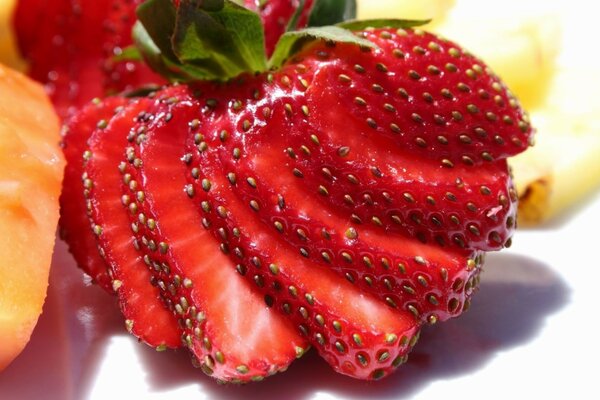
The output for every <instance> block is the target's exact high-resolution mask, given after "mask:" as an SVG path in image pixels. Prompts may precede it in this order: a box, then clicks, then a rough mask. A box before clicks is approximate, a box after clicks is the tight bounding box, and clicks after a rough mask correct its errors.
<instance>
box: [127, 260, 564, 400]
mask: <svg viewBox="0 0 600 400" xmlns="http://www.w3.org/2000/svg"><path fill="white" fill-rule="evenodd" d="M569 298H570V289H569V288H568V287H567V286H566V284H565V283H564V282H563V281H562V280H561V278H560V277H558V276H557V275H555V274H554V273H553V272H552V271H551V270H550V269H549V268H548V267H547V266H545V265H544V264H541V263H540V262H538V261H536V260H534V259H531V258H528V257H524V256H520V255H515V254H510V253H508V252H505V253H504V254H492V255H489V256H488V261H487V264H486V267H485V271H484V273H483V277H482V282H481V286H480V290H479V292H478V293H477V294H476V295H475V298H474V300H473V305H472V307H471V309H470V310H469V311H468V312H467V313H465V314H464V315H463V316H461V317H460V318H458V319H455V320H451V321H448V322H445V323H441V324H439V325H438V326H435V327H426V328H425V329H423V332H422V335H421V340H420V342H419V343H418V344H417V346H416V347H415V349H414V351H413V353H412V354H411V356H410V357H409V361H408V363H407V364H406V365H404V366H402V367H400V369H399V370H398V371H397V372H396V374H395V375H393V376H392V377H390V378H388V379H385V380H383V381H381V382H371V383H369V382H359V381H355V380H352V379H350V378H346V377H344V376H341V375H338V374H336V373H334V372H333V371H332V370H331V369H330V368H329V366H327V364H326V363H325V362H324V361H322V360H321V359H320V358H319V357H318V356H317V355H316V353H315V352H314V351H311V352H310V353H309V354H307V355H305V356H304V357H303V358H302V359H301V360H299V361H297V362H295V363H294V364H293V365H292V366H291V367H290V368H289V370H288V371H287V372H285V373H283V374H279V375H276V376H274V377H271V378H269V379H268V380H266V381H265V382H263V383H260V384H250V385H246V386H220V385H217V384H216V383H214V382H213V381H212V379H210V378H207V377H205V376H204V375H203V374H202V372H200V371H199V370H195V369H194V368H192V367H191V366H190V361H189V359H188V357H187V356H186V355H184V354H181V353H182V352H179V353H178V354H169V355H166V356H167V357H165V355H164V354H161V355H157V354H156V353H155V352H153V351H152V350H151V349H147V348H143V347H140V348H139V352H138V354H139V356H140V358H141V359H142V361H143V364H144V365H146V368H147V371H146V372H147V381H148V385H149V386H150V388H151V390H152V391H155V392H163V391H170V390H175V389H176V388H177V387H179V386H182V385H186V386H187V385H194V384H195V385H196V386H197V390H198V393H202V394H207V395H208V398H210V399H223V400H225V399H227V400H229V399H283V398H285V399H286V400H295V399H308V398H311V397H313V396H314V395H316V394H317V393H328V394H331V395H332V396H334V397H335V398H336V399H337V398H347V399H362V398H365V399H367V398H371V399H372V398H377V399H392V398H393V399H401V398H408V397H412V396H418V392H419V390H420V389H423V388H425V387H426V386H427V385H429V384H431V383H433V382H435V381H437V380H445V379H452V378H453V377H459V376H464V375H469V374H471V373H474V372H476V371H477V369H478V368H481V367H483V366H484V365H485V364H486V363H488V362H489V361H491V360H492V358H494V357H495V356H496V355H497V354H498V353H499V352H502V351H505V350H509V349H511V348H514V347H517V346H519V345H522V344H525V343H527V342H529V341H533V340H535V338H536V336H537V335H538V334H539V333H540V331H541V329H542V326H543V324H544V320H545V319H546V317H548V316H549V315H551V314H553V313H555V312H557V311H558V310H559V309H560V308H562V307H563V306H565V305H566V304H567V303H568V302H569ZM465 390H467V388H465Z"/></svg>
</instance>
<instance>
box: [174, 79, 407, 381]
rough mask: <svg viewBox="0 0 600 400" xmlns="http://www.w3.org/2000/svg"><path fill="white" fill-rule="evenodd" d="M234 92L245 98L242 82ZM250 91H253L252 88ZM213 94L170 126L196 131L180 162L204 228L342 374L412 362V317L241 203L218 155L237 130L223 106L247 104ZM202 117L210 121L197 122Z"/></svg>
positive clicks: (368, 375) (373, 372)
mask: <svg viewBox="0 0 600 400" xmlns="http://www.w3.org/2000/svg"><path fill="white" fill-rule="evenodd" d="M230 87H232V88H234V89H235V90H236V93H242V92H241V91H239V89H240V87H239V86H238V85H237V84H236V83H233V84H232V85H231V86H230ZM244 89H245V90H244V91H246V90H247V91H248V92H249V93H252V92H253V90H252V89H253V88H252V86H245V87H244ZM213 93H215V94H217V93H218V94H219V96H216V97H214V98H211V100H212V101H211V107H210V111H208V112H207V113H206V114H204V115H202V114H201V112H199V111H197V112H192V113H189V116H188V119H187V120H184V122H185V123H181V122H180V123H179V124H172V123H171V122H172V121H171V122H170V123H169V127H170V129H171V134H173V132H176V131H178V130H180V129H182V128H179V129H178V128H177V127H178V126H183V127H187V126H188V125H189V126H191V127H195V129H196V130H195V131H192V134H191V135H190V142H189V146H190V147H189V149H190V152H189V153H187V154H183V155H182V157H181V158H182V159H183V160H184V161H185V162H188V163H189V168H190V171H191V172H190V173H191V176H190V177H191V178H192V183H191V185H190V186H188V187H187V189H186V191H187V193H188V195H189V196H191V197H192V199H193V204H195V206H196V207H198V205H200V210H201V213H202V218H201V225H202V226H204V227H205V228H206V229H208V230H210V231H211V232H212V233H213V235H214V237H215V238H217V240H218V242H216V243H214V246H215V248H216V247H219V246H220V249H221V251H222V252H223V253H225V254H228V255H229V256H230V258H231V259H232V260H233V264H232V267H233V265H235V264H238V265H237V267H236V268H237V270H238V272H239V273H240V274H242V275H243V276H245V277H246V278H247V279H248V280H249V281H250V282H252V284H253V285H254V286H255V287H256V288H257V289H259V290H260V291H261V292H263V294H264V296H265V298H264V300H265V301H266V303H267V304H268V305H269V306H270V307H272V308H274V309H277V310H279V311H280V312H283V313H284V315H286V316H288V317H289V318H291V320H292V321H293V322H294V324H295V325H296V326H297V327H298V329H299V332H301V333H302V334H303V335H305V336H306V337H307V338H308V339H309V340H310V341H311V343H312V344H313V345H315V346H316V347H317V348H318V350H319V352H320V353H321V355H322V356H323V357H324V358H325V359H326V360H327V361H328V362H329V363H330V364H331V365H332V366H333V367H334V368H335V369H336V370H338V371H340V372H342V373H345V374H348V375H351V376H354V377H359V378H364V379H374V378H379V377H382V376H384V375H386V374H387V373H389V372H391V371H392V370H393V369H394V367H396V366H398V365H399V364H400V363H401V362H402V361H404V360H405V357H406V354H407V352H408V351H409V349H410V347H411V346H410V345H411V338H413V337H414V336H415V335H416V332H417V330H418V327H419V323H418V322H417V321H416V320H415V318H414V316H413V315H411V314H410V313H409V312H407V311H400V310H398V311H394V310H392V309H390V308H388V307H386V306H385V305H383V304H382V303H379V302H378V301H377V300H376V299H374V298H372V297H371V296H370V295H368V294H365V293H362V292H361V291H359V290H358V289H357V288H355V287H354V286H353V285H351V284H350V283H349V282H347V281H346V280H345V279H344V278H341V277H339V276H336V275H335V274H334V273H332V272H331V271H329V270H328V268H324V267H321V266H319V265H317V264H316V263H313V262H311V261H310V260H305V259H303V258H302V257H300V255H299V254H298V253H297V252H296V251H294V250H293V249H292V248H291V247H289V246H288V245H287V244H285V242H283V241H281V240H280V239H278V238H277V237H276V235H277V233H276V232H274V231H272V230H271V229H270V228H267V227H265V226H264V225H262V224H261V223H260V220H259V219H258V218H257V217H255V216H253V215H251V214H252V206H254V205H255V203H251V205H250V206H248V205H247V204H245V203H242V202H241V201H240V200H239V199H238V198H236V195H235V194H234V192H233V191H232V189H231V180H232V177H231V175H229V174H227V173H226V172H227V171H225V170H223V169H222V167H221V166H220V161H219V159H218V155H219V154H218V152H217V151H213V149H218V147H219V145H220V144H221V141H222V140H225V142H227V141H228V140H229V139H228V138H227V134H226V133H224V132H233V129H232V121H231V119H230V118H227V114H226V113H223V112H222V111H225V110H224V108H223V107H222V105H227V104H233V103H234V102H235V101H236V100H237V101H242V100H245V99H244V98H243V97H242V96H238V97H236V100H234V101H232V102H227V101H225V100H226V99H227V98H231V97H230V96H231V95H232V93H227V88H220V89H219V91H218V92H213ZM221 96H222V97H221ZM197 102H199V103H201V104H203V103H204V102H203V101H202V102H200V101H197ZM234 107H235V105H234ZM200 115H202V116H203V118H201V119H199V120H196V121H194V118H195V117H197V116H200ZM175 118H176V114H175V113H173V120H175ZM238 150H239V149H238ZM229 157H231V155H229ZM234 157H235V156H234ZM228 179H229V180H228ZM240 184H243V183H241V182H240ZM172 208H177V209H179V208H180V207H173V206H172ZM180 225H181V222H180ZM180 229H181V228H180ZM190 234H191V232H190V233H188V235H190ZM219 243H220V245H219ZM412 344H414V341H413V342H412Z"/></svg>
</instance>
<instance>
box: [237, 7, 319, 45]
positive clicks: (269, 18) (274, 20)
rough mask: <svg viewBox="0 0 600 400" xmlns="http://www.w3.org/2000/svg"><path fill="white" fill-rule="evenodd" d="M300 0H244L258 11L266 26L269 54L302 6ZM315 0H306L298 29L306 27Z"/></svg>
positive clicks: (266, 43)
mask: <svg viewBox="0 0 600 400" xmlns="http://www.w3.org/2000/svg"><path fill="white" fill-rule="evenodd" d="M300 3H301V2H300V0H266V1H265V0H244V6H245V7H246V8H248V9H250V10H253V11H256V12H258V14H259V15H260V19H261V20H262V22H263V26H264V27H265V47H266V51H267V55H271V54H272V53H273V50H274V49H275V45H276V44H277V41H278V40H279V38H280V37H281V35H283V34H284V33H285V32H286V30H287V28H288V24H289V21H290V19H291V18H292V16H293V15H294V13H295V12H296V10H297V9H298V7H300ZM312 4H313V0H306V1H305V2H304V5H303V8H302V10H301V12H300V15H299V17H298V22H297V25H296V28H297V29H301V28H304V27H305V26H306V24H307V23H308V16H309V14H310V11H311V8H312Z"/></svg>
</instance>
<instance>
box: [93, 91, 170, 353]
mask: <svg viewBox="0 0 600 400" xmlns="http://www.w3.org/2000/svg"><path fill="white" fill-rule="evenodd" d="M151 103H152V102H151V100H149V99H140V100H137V101H135V102H133V103H130V104H127V105H124V107H125V109H124V110H123V111H121V112H120V113H118V114H117V115H116V116H114V117H113V118H112V119H111V120H110V121H109V122H102V123H101V124H99V127H98V128H97V129H96V130H95V132H94V134H92V136H91V138H90V140H89V150H88V151H87V152H86V153H85V154H86V160H87V161H86V162H85V165H84V178H83V182H84V185H83V187H85V191H84V192H85V195H86V198H87V199H88V202H87V204H88V207H89V212H90V221H91V224H92V226H93V230H94V232H95V234H96V237H97V242H98V250H99V251H100V254H101V255H102V256H103V258H104V260H105V261H106V263H107V264H108V266H109V268H110V271H111V277H112V287H113V289H114V290H115V291H116V292H117V294H118V298H119V304H120V307H121V311H122V313H123V315H124V317H125V319H126V325H127V328H128V330H129V331H130V333H132V334H133V335H134V336H136V337H138V338H139V339H140V340H142V341H144V342H146V343H147V344H148V345H150V346H153V347H156V348H159V349H162V348H165V347H171V348H174V347H178V346H179V343H180V341H181V339H180V337H181V330H180V328H179V326H178V322H177V319H176V318H175V316H174V315H173V314H172V313H171V312H170V311H168V310H167V309H166V308H165V307H164V305H163V304H162V300H161V298H160V293H159V289H158V288H157V287H155V286H153V285H151V284H150V281H151V273H150V271H149V270H148V268H147V266H146V264H145V263H144V262H143V260H142V257H141V255H140V254H139V252H137V251H136V250H135V249H134V248H133V246H132V241H133V235H132V233H131V228H130V222H129V218H128V217H127V215H126V214H125V213H124V212H123V204H122V202H123V201H124V199H122V198H121V188H120V186H119V185H118V182H119V181H120V180H121V174H120V172H119V169H118V166H119V162H120V161H121V159H122V158H123V152H124V148H125V146H126V145H127V143H128V141H127V138H128V134H129V129H130V128H131V124H132V122H133V121H135V120H136V118H139V116H140V113H141V112H143V111H144V109H145V108H146V107H148V105H149V104H151ZM83 187H82V189H83Z"/></svg>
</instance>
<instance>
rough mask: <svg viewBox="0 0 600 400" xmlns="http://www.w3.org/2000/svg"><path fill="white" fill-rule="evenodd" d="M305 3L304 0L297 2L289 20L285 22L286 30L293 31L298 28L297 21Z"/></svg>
mask: <svg viewBox="0 0 600 400" xmlns="http://www.w3.org/2000/svg"><path fill="white" fill-rule="evenodd" d="M305 5H306V0H300V1H299V2H298V7H296V11H295V12H294V14H293V15H292V17H291V18H290V20H289V22H288V24H287V27H286V28H285V31H286V32H289V31H295V30H296V29H298V21H299V20H300V16H301V15H302V10H303V9H304V6H305Z"/></svg>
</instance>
